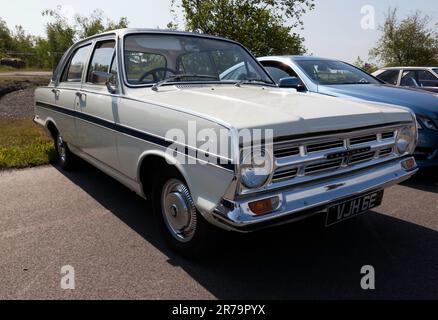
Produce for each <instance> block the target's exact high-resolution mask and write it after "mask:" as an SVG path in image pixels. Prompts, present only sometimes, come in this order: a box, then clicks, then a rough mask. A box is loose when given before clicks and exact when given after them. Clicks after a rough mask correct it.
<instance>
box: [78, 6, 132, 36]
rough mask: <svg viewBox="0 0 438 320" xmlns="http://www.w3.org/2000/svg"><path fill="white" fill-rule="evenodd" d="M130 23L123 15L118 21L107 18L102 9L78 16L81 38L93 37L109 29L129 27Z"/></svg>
mask: <svg viewBox="0 0 438 320" xmlns="http://www.w3.org/2000/svg"><path fill="white" fill-rule="evenodd" d="M128 24H129V22H128V19H127V18H126V17H122V18H120V19H119V21H118V22H115V21H113V20H111V19H109V18H106V17H105V16H104V12H103V11H102V10H100V9H96V10H94V11H93V12H92V13H91V14H90V16H88V17H85V16H80V15H77V16H76V27H77V31H78V36H79V37H80V38H87V37H91V36H93V35H95V34H98V33H102V32H105V31H109V30H115V29H122V28H127V27H128Z"/></svg>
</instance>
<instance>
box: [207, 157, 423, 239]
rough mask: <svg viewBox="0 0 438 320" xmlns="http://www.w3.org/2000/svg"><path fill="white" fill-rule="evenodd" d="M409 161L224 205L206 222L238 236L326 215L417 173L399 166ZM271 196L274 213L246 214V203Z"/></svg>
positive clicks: (399, 160) (248, 212)
mask: <svg viewBox="0 0 438 320" xmlns="http://www.w3.org/2000/svg"><path fill="white" fill-rule="evenodd" d="M409 159H412V157H407V158H403V159H398V160H396V161H391V162H388V163H385V164H380V165H378V166H376V167H372V168H367V169H366V170H362V171H358V172H354V173H351V174H349V175H344V176H339V177H337V178H331V179H328V180H322V181H321V180H320V181H316V182H312V183H307V184H304V185H297V186H293V187H291V188H288V189H284V190H277V191H273V192H270V193H268V194H266V193H264V194H260V195H257V196H251V197H249V198H242V199H240V200H235V201H233V202H231V201H224V202H223V203H222V204H220V205H219V206H218V207H217V208H216V209H215V210H214V212H213V213H212V214H211V217H210V218H212V219H213V220H214V223H215V224H216V225H218V226H220V227H222V228H225V229H228V230H234V231H240V232H250V231H254V230H257V229H261V228H266V227H270V226H273V225H279V224H285V223H289V222H294V221H298V220H302V219H304V218H307V217H309V216H311V215H314V214H316V213H319V212H323V211H326V210H327V208H328V207H330V206H331V205H333V204H335V203H338V202H342V201H345V200H348V199H349V198H355V197H358V196H360V195H362V194H366V193H369V192H372V191H374V190H380V189H384V188H387V187H389V186H392V185H394V184H398V183H400V182H403V181H405V180H407V179H409V178H410V177H411V176H412V175H413V174H415V173H416V172H417V170H418V168H417V166H415V167H413V168H412V169H410V170H406V169H405V168H404V167H403V165H402V164H403V163H404V162H405V161H406V160H409ZM275 196H279V197H280V201H281V205H280V208H279V209H278V210H277V211H275V212H273V213H271V214H268V215H264V216H256V215H254V214H253V213H251V212H250V209H249V203H251V202H254V201H257V200H262V199H267V198H271V197H275ZM209 220H210V221H212V220H211V219H209Z"/></svg>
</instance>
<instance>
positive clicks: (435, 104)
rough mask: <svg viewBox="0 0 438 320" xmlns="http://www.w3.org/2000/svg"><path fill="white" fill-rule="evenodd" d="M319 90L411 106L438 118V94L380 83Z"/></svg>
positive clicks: (330, 93)
mask: <svg viewBox="0 0 438 320" xmlns="http://www.w3.org/2000/svg"><path fill="white" fill-rule="evenodd" d="M318 92H319V93H322V94H327V95H332V96H337V97H354V98H357V99H363V100H366V101H373V102H381V103H388V104H394V105H400V106H403V107H407V108H410V109H411V110H413V111H414V112H415V113H419V114H422V115H426V116H429V117H432V118H435V119H438V95H436V94H433V93H429V92H425V91H421V90H416V89H408V88H399V87H394V86H389V85H380V84H357V85H356V84H351V85H331V86H322V85H320V86H318Z"/></svg>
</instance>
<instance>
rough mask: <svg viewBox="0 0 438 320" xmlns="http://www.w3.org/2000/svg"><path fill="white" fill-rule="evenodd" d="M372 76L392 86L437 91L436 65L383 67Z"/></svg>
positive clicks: (437, 71) (437, 69) (437, 68)
mask: <svg viewBox="0 0 438 320" xmlns="http://www.w3.org/2000/svg"><path fill="white" fill-rule="evenodd" d="M373 76H375V77H376V78H379V79H380V80H382V81H384V82H386V83H388V84H391V85H394V86H400V87H410V88H416V89H421V90H426V91H430V92H435V93H438V67H395V68H383V69H380V70H377V71H376V72H374V73H373Z"/></svg>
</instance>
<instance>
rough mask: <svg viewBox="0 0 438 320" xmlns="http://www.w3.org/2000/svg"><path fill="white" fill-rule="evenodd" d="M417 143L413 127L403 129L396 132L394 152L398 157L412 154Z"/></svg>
mask: <svg viewBox="0 0 438 320" xmlns="http://www.w3.org/2000/svg"><path fill="white" fill-rule="evenodd" d="M416 142H417V130H416V127H415V126H409V127H403V128H401V129H400V130H398V131H397V137H396V140H395V147H396V151H397V153H398V154H399V155H405V154H412V153H413V152H414V150H415V147H416Z"/></svg>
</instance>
